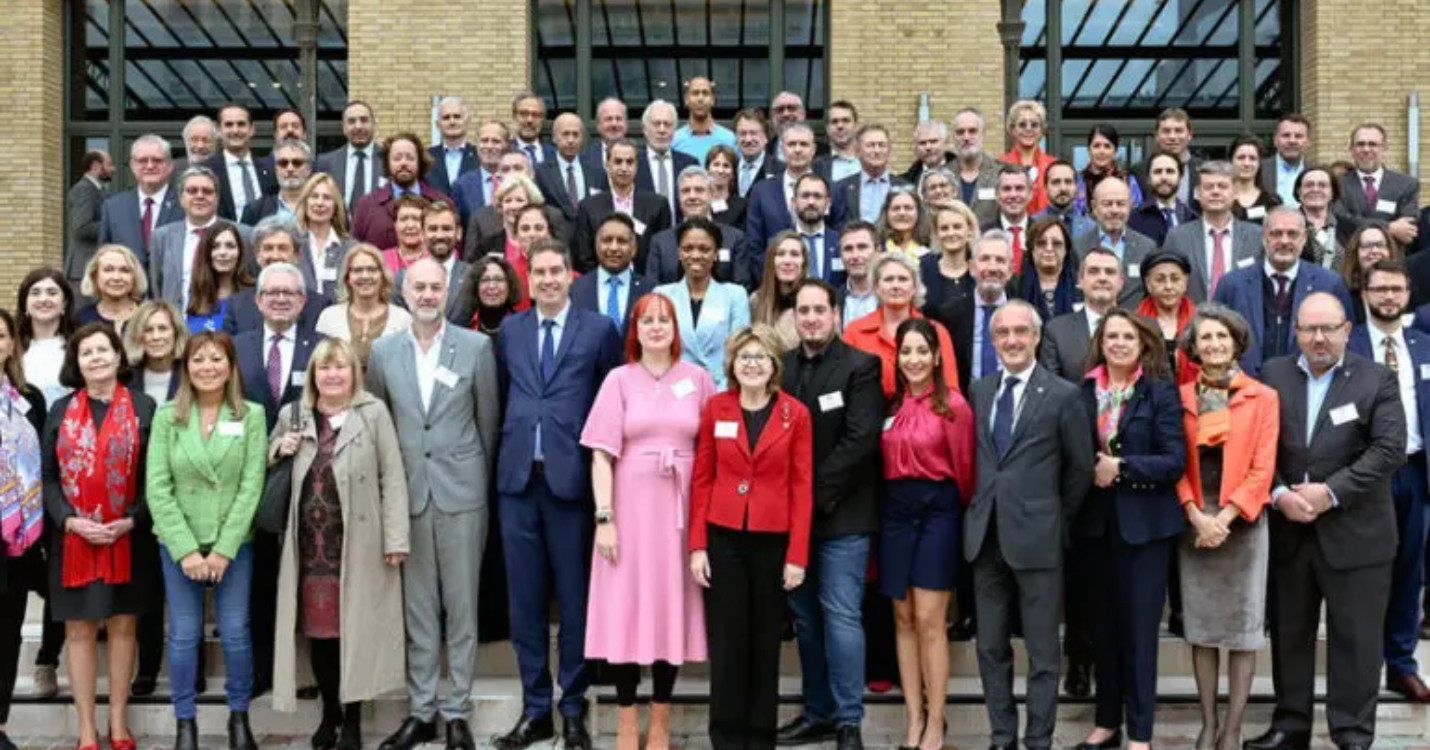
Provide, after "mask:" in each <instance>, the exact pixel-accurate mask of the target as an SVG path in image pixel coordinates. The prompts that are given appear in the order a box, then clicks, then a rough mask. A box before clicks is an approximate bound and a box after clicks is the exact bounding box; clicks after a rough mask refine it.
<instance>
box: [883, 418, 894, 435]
mask: <svg viewBox="0 0 1430 750" xmlns="http://www.w3.org/2000/svg"><path fill="white" fill-rule="evenodd" d="M893 426H894V418H893V417H886V418H885V419H884V432H888V431H889V430H890V429H892V428H893Z"/></svg>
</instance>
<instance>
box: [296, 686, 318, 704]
mask: <svg viewBox="0 0 1430 750" xmlns="http://www.w3.org/2000/svg"><path fill="white" fill-rule="evenodd" d="M294 695H295V696H296V697H297V698H298V700H300V701H311V700H316V699H317V698H318V697H319V696H320V695H321V693H320V692H319V691H318V686H317V685H308V686H307V687H300V688H298V690H297V691H296V692H295V693H294Z"/></svg>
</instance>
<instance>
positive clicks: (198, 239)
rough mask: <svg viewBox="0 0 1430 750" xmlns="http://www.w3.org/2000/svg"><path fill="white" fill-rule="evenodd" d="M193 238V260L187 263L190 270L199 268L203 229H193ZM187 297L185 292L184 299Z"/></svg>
mask: <svg viewBox="0 0 1430 750" xmlns="http://www.w3.org/2000/svg"><path fill="white" fill-rule="evenodd" d="M194 237H195V238H196V240H195V242H194V257H193V260H192V261H191V262H190V263H189V268H191V269H193V268H198V267H199V250H200V249H202V247H203V244H204V228H203V227H199V228H198V229H195V230H194ZM187 296H188V291H187V290H185V297H187Z"/></svg>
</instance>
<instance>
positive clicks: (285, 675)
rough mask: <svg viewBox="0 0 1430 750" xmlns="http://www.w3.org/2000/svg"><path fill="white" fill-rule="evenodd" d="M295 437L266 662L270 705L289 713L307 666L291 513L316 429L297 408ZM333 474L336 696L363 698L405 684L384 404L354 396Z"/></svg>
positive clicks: (402, 478)
mask: <svg viewBox="0 0 1430 750" xmlns="http://www.w3.org/2000/svg"><path fill="white" fill-rule="evenodd" d="M289 429H290V428H289V424H288V412H287V410H284V413H283V418H281V419H279V420H278V426H277V427H276V428H275V429H274V431H273V437H272V439H271V440H270V442H269V456H270V459H272V458H274V457H275V456H276V454H277V447H278V444H279V443H280V442H281V441H282V439H283V436H284V435H285V434H287V433H288V432H289ZM299 431H300V433H301V434H302V436H303V439H302V442H301V443H300V445H299V448H298V453H297V455H296V456H295V457H294V464H293V495H292V502H291V503H290V504H289V508H288V528H287V530H286V531H285V533H284V536H283V551H282V554H281V562H280V567H279V573H278V617H277V627H276V629H275V632H276V637H275V641H276V642H275V644H274V652H273V653H274V665H273V707H274V708H275V709H277V710H279V711H287V712H292V711H295V710H297V707H298V706H297V699H296V695H295V692H296V690H297V681H298V672H299V669H306V668H307V665H308V664H309V655H308V639H307V638H305V637H304V636H303V635H302V634H301V633H299V632H298V606H299V601H298V583H299V581H298V578H299V576H298V540H297V532H298V523H299V522H298V510H299V503H300V500H299V496H300V495H301V494H302V489H303V478H304V477H305V476H307V473H308V469H309V467H311V466H312V464H313V459H314V457H315V456H316V455H317V451H318V436H317V427H316V425H315V424H314V422H313V415H312V412H311V411H310V410H304V411H303V412H302V421H301V425H300V427H299ZM333 476H334V478H335V479H336V480H337V485H338V497H339V499H340V500H341V502H342V508H343V557H342V571H341V577H342V601H341V602H340V604H339V606H340V607H341V612H340V613H339V623H340V626H341V628H342V657H341V666H340V674H341V675H342V677H341V683H342V684H341V686H340V687H339V691H338V692H339V698H340V699H341V700H342V702H344V703H349V702H353V701H362V700H371V699H373V698H376V697H377V696H379V695H382V694H383V693H387V692H390V691H396V690H402V689H403V688H404V686H405V685H406V675H407V671H406V657H407V651H406V637H405V628H404V626H403V614H402V613H403V610H402V573H401V568H397V567H392V566H389V565H388V564H387V561H386V560H385V559H384V557H385V555H390V554H397V553H404V554H405V553H407V552H408V551H409V546H408V513H407V477H406V475H405V474H404V473H403V468H402V453H401V451H400V450H399V448H398V445H397V430H396V429H395V428H394V427H393V424H392V417H391V416H390V415H389V414H388V411H387V407H386V406H384V405H383V404H382V402H380V401H378V400H377V399H375V398H373V397H372V396H371V395H370V394H367V393H364V394H362V395H360V396H358V397H357V398H356V399H354V401H353V405H352V408H350V409H349V410H348V413H347V415H346V417H345V418H344V421H343V424H342V427H341V428H340V429H339V431H338V439H337V445H336V446H335V447H334V454H333Z"/></svg>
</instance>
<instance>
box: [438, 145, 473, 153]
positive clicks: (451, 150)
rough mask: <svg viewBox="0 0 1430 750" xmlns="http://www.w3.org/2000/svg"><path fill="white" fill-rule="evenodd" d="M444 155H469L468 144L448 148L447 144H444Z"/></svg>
mask: <svg viewBox="0 0 1430 750" xmlns="http://www.w3.org/2000/svg"><path fill="white" fill-rule="evenodd" d="M442 153H444V154H465V153H467V144H465V143H463V144H461V145H457V146H448V145H447V144H446V143H443V144H442Z"/></svg>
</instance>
